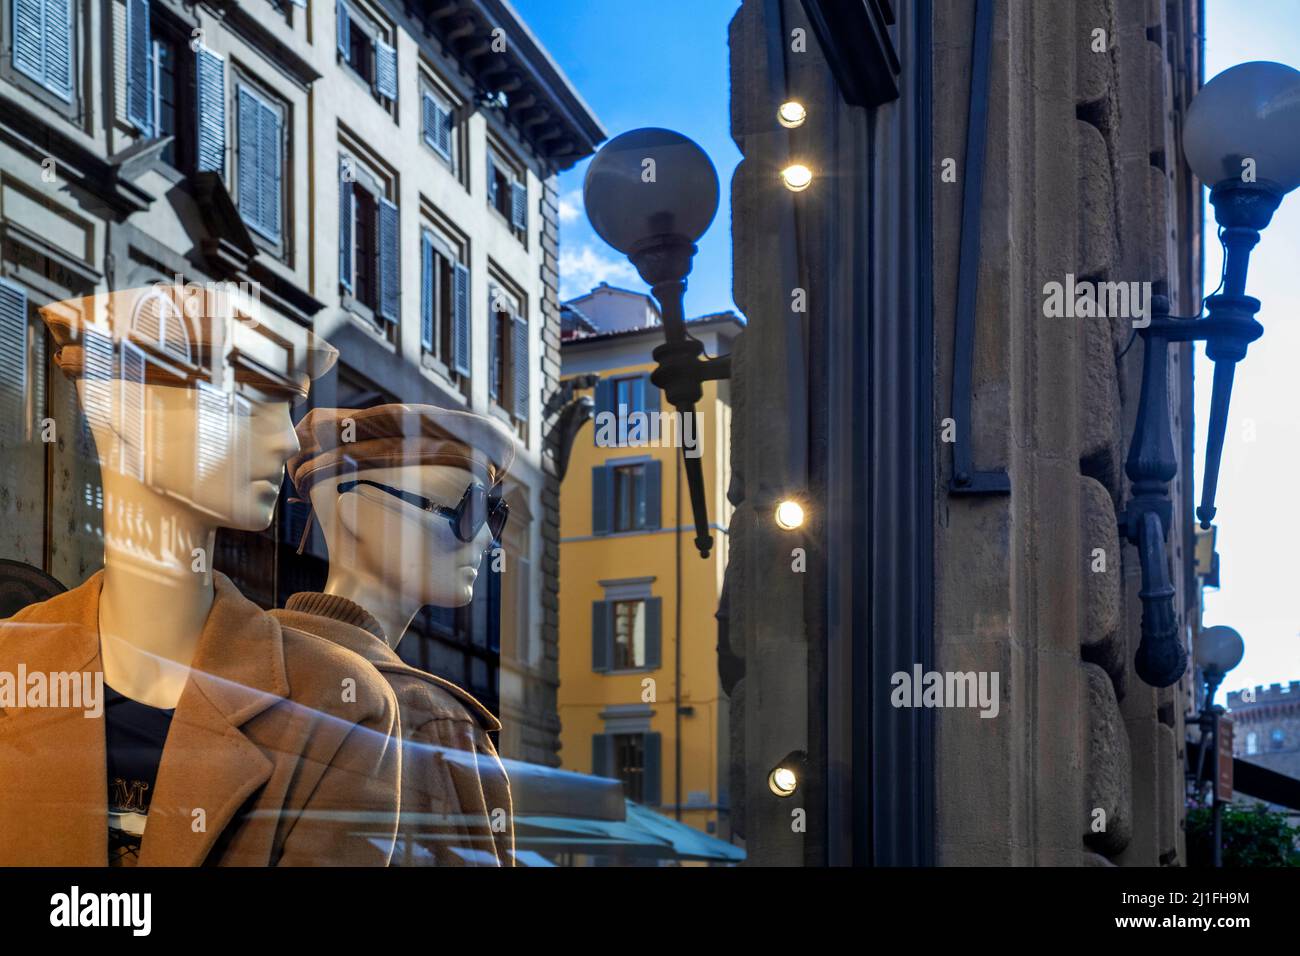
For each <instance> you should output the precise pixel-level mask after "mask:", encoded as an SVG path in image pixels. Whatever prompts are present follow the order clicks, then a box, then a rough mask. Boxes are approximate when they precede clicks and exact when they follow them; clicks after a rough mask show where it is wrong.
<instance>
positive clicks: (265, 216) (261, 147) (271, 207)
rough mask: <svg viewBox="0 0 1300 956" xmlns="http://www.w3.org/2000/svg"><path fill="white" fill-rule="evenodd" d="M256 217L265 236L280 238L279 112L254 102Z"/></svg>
mask: <svg viewBox="0 0 1300 956" xmlns="http://www.w3.org/2000/svg"><path fill="white" fill-rule="evenodd" d="M257 107H258V114H259V118H258V150H257V163H258V170H257V181H258V199H259V202H258V206H259V215H258V219H259V221H260V222H261V224H262V229H263V231H264V232H265V233H266V236H267V237H268V238H269V239H273V240H275V241H276V242H279V241H280V206H281V203H282V198H281V194H280V188H281V177H282V176H283V168H284V164H283V160H282V158H281V155H280V153H281V149H280V146H281V133H280V113H279V111H278V110H276V109H275V108H274V107H272V106H270V105H269V104H267V103H258V104H257Z"/></svg>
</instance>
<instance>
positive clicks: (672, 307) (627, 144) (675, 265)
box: [582, 127, 731, 558]
mask: <svg viewBox="0 0 1300 956" xmlns="http://www.w3.org/2000/svg"><path fill="white" fill-rule="evenodd" d="M582 196H583V202H584V204H585V205H586V207H587V218H588V219H590V220H591V227H592V228H593V229H594V230H595V231H596V234H597V235H598V236H600V238H602V239H604V240H605V241H606V242H608V243H609V244H610V245H611V246H613V247H614V248H615V249H617V250H618V251H619V252H621V253H623V254H624V255H625V256H627V257H628V259H629V260H630V261H631V263H632V265H634V266H636V270H637V272H638V273H639V274H640V276H641V278H642V279H643V280H644V281H645V282H646V284H647V285H649V286H650V294H651V295H653V296H654V297H655V299H657V300H658V302H659V308H660V314H661V315H662V316H663V327H664V343H663V344H662V345H660V346H658V347H656V348H655V350H654V352H653V353H651V354H653V356H654V359H655V361H656V362H658V363H659V367H658V368H656V369H655V370H654V372H653V373H652V374H651V375H650V381H652V382H653V383H654V384H655V385H656V386H658V387H659V388H660V389H662V390H663V393H664V395H665V396H666V397H667V399H668V401H669V402H670V403H671V404H672V406H673V407H674V408H676V409H677V411H678V412H680V413H681V414H682V415H692V416H693V415H694V414H695V403H696V402H698V401H700V399H702V398H703V397H704V389H703V387H702V383H703V382H705V381H708V380H710V379H722V378H729V377H730V376H731V358H730V356H725V355H724V356H719V357H717V358H701V357H700V356H701V355H702V354H703V353H704V344H703V343H702V342H700V340H699V339H697V338H694V337H693V336H692V335H690V333H689V332H687V330H686V318H685V314H684V312H683V306H682V299H683V297H684V296H685V294H686V276H687V275H688V274H689V273H690V271H691V260H692V259H693V258H694V257H695V253H696V247H695V241H696V240H697V239H699V238H700V236H702V235H704V232H705V230H707V229H708V228H709V224H710V223H711V222H713V216H714V214H715V213H717V211H718V174H717V171H716V170H714V168H713V163H712V161H710V159H709V157H708V155H707V154H706V153H705V152H704V150H702V149H700V147H699V146H697V145H696V144H695V143H694V142H693V141H691V140H690V139H687V138H686V137H685V136H683V135H682V134H681V133H675V132H673V131H672V130H667V129H657V128H653V127H649V128H646V129H634V130H631V131H630V132H627V133H623V134H622V135H620V136H615V137H614V138H613V139H611V140H610V141H609V142H608V143H606V144H605V145H604V146H602V147H601V148H600V150H599V151H598V152H597V153H596V155H595V157H593V158H592V160H591V164H590V165H589V166H588V167H587V177H586V179H585V180H584V182H583V186H582ZM697 434H698V433H697ZM696 441H697V442H698V441H699V439H698V438H697V439H696ZM682 462H683V466H684V468H685V470H686V483H687V486H688V488H689V489H690V495H691V510H692V512H693V514H694V516H695V546H696V548H698V549H699V552H700V556H701V557H705V558H707V557H708V556H709V552H710V551H711V550H712V549H713V536H712V535H711V534H709V515H708V506H707V505H706V503H705V500H704V470H703V466H702V464H701V460H700V454H699V451H698V449H697V447H696V446H694V445H692V446H689V447H688V446H687V445H686V443H685V442H683V443H682Z"/></svg>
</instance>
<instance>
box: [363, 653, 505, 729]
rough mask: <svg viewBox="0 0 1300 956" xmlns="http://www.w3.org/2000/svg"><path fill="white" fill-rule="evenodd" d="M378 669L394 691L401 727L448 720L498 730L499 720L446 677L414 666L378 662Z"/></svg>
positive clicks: (499, 727) (478, 727) (477, 727)
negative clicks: (389, 664) (400, 666)
mask: <svg viewBox="0 0 1300 956" xmlns="http://www.w3.org/2000/svg"><path fill="white" fill-rule="evenodd" d="M379 669H380V672H381V673H382V674H383V675H384V677H386V678H387V679H388V682H389V683H390V684H392V686H393V690H394V691H395V692H396V694H397V701H398V705H399V706H400V707H401V711H402V725H403V726H404V727H417V726H421V725H423V724H426V723H430V722H435V721H444V722H446V721H450V722H453V723H461V724H465V725H467V726H471V727H473V728H475V729H478V730H494V731H495V730H500V729H501V723H500V721H498V720H497V719H496V717H494V716H493V715H492V712H491V711H490V710H488V709H487V708H486V707H485V706H483V704H481V703H479V701H478V700H477V699H475V697H474V696H473V695H472V694H470V693H469V692H468V691H466V690H463V689H461V688H460V687H457V686H456V685H455V684H453V683H452V682H451V681H449V680H445V679H444V678H441V677H438V676H436V675H434V674H428V673H425V672H424V671H421V670H417V669H416V668H414V667H402V668H398V667H389V666H384V665H380V668H379Z"/></svg>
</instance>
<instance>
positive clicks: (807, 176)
mask: <svg viewBox="0 0 1300 956" xmlns="http://www.w3.org/2000/svg"><path fill="white" fill-rule="evenodd" d="M812 180H813V174H812V170H811V169H809V168H808V167H807V166H805V165H803V164H802V163H791V164H790V165H789V166H787V167H786V168H785V169H783V170H781V182H783V183H785V188H786V189H788V190H790V191H791V192H792V193H801V192H803V191H804V190H805V189H807V188H808V187H809V186H811V185H812Z"/></svg>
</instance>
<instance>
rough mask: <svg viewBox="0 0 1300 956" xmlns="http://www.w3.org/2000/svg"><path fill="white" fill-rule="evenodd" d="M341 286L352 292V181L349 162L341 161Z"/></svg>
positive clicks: (342, 159) (341, 159)
mask: <svg viewBox="0 0 1300 956" xmlns="http://www.w3.org/2000/svg"><path fill="white" fill-rule="evenodd" d="M339 285H341V286H342V287H343V288H344V289H347V291H348V292H351V291H352V180H351V179H349V178H348V161H347V160H346V159H344V158H341V157H340V159H339Z"/></svg>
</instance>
